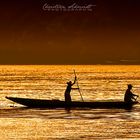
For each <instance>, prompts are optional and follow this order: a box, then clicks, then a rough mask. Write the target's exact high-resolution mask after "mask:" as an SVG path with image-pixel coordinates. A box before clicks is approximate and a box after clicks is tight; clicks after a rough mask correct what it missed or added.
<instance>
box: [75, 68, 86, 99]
mask: <svg viewBox="0 0 140 140" xmlns="http://www.w3.org/2000/svg"><path fill="white" fill-rule="evenodd" d="M74 75H75V77H77V76H76V72H75V70H74ZM76 83H77V87H78V91H79V93H80V96H81V99H82V101H83V102H84V99H83V97H82V93H81V91H80V87H79V84H78V80H77V81H76Z"/></svg>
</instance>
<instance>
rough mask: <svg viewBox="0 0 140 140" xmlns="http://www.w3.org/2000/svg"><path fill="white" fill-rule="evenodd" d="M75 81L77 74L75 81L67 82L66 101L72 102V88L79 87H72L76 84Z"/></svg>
mask: <svg viewBox="0 0 140 140" xmlns="http://www.w3.org/2000/svg"><path fill="white" fill-rule="evenodd" d="M75 82H76V76H75V79H74V82H73V83H72V82H71V81H69V82H67V88H66V90H65V102H66V103H71V96H70V92H71V90H72V89H77V88H72V86H73V85H74V84H75Z"/></svg>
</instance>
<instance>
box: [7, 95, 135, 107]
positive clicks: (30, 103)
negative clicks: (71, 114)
mask: <svg viewBox="0 0 140 140" xmlns="http://www.w3.org/2000/svg"><path fill="white" fill-rule="evenodd" d="M6 98H7V99H9V100H11V101H13V102H16V103H18V104H21V105H24V106H26V107H29V108H118V109H119V108H120V109H121V108H122V109H131V108H132V106H133V105H134V104H137V103H138V102H132V103H125V102H123V101H102V102H101V101H96V102H78V101H72V102H71V103H66V102H65V101H60V100H42V99H30V98H17V97H6Z"/></svg>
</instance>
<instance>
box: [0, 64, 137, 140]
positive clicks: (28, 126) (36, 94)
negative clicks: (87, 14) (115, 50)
mask: <svg viewBox="0 0 140 140" xmlns="http://www.w3.org/2000/svg"><path fill="white" fill-rule="evenodd" d="M74 69H75V70H76V74H77V77H78V82H79V86H80V89H81V92H82V95H83V98H84V100H85V101H95V100H123V95H124V92H125V90H126V88H127V84H129V83H131V84H133V86H134V88H133V92H134V93H136V94H138V95H140V66H109V65H108V66H102V65H88V66H87V65H81V66H76V65H73V66H60V65H52V66H16V65H15V66H0V139H3V140H7V139H16V140H17V139H29V140H33V139H37V140H42V139H44V140H46V139H79V140H81V139H140V106H139V105H136V106H135V107H134V108H133V109H132V110H131V111H127V110H123V109H114V110H113V109H86V110H83V109H75V110H71V111H70V112H67V111H66V110H64V109H54V110H53V109H52V110H51V109H25V108H23V107H22V106H20V105H18V104H13V103H12V102H10V101H8V100H7V99H5V96H14V97H28V98H39V99H59V100H64V95H63V94H64V91H65V88H66V82H67V81H69V80H74V73H73V70H74ZM75 87H76V85H75ZM71 96H72V100H81V98H80V95H79V92H78V91H75V90H74V91H72V92H71ZM11 106H13V107H11Z"/></svg>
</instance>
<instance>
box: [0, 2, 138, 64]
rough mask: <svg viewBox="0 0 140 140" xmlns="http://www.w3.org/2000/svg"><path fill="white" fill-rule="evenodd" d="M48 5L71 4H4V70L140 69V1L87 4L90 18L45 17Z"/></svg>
mask: <svg viewBox="0 0 140 140" xmlns="http://www.w3.org/2000/svg"><path fill="white" fill-rule="evenodd" d="M50 1H51V2H53V3H54V2H56V3H58V4H64V5H66V4H67V2H66V1H65V3H64V2H63V1H62V0H59V1H58V0H21V1H19V0H13V1H11V0H2V1H0V20H1V22H0V33H1V34H0V64H140V55H139V54H140V26H139V25H140V19H139V15H140V10H139V9H140V2H139V1H138V0H123V1H122V0H113V1H112V0H96V1H94V0H91V1H90V0H85V1H86V2H85V3H84V4H96V7H95V9H93V11H92V12H72V11H71V12H48V11H44V10H43V9H42V6H43V5H44V4H45V3H49V2H50ZM81 1H82V2H84V0H81ZM74 2H78V0H77V1H76V0H75V1H74ZM70 3H71V4H72V3H73V2H70ZM79 4H80V3H79Z"/></svg>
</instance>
